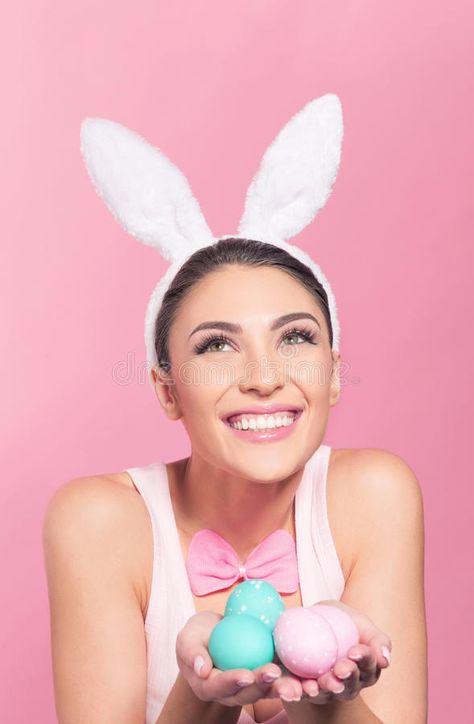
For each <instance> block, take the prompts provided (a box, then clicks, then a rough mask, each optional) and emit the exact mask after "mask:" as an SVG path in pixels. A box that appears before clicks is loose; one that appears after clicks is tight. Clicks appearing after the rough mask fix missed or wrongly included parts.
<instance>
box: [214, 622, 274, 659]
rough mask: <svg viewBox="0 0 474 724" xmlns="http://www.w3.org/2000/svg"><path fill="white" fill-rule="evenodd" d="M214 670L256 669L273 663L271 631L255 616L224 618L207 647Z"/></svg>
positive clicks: (215, 627) (216, 627)
mask: <svg viewBox="0 0 474 724" xmlns="http://www.w3.org/2000/svg"><path fill="white" fill-rule="evenodd" d="M207 648H208V651H209V655H210V657H211V659H212V662H213V664H214V666H215V667H217V668H218V669H221V671H227V669H241V668H243V669H251V670H252V669H256V668H258V667H259V666H263V665H264V664H268V663H270V662H271V661H272V660H273V656H274V653H275V645H274V641H273V635H272V631H271V630H270V629H269V627H268V626H265V625H264V624H263V623H261V622H260V621H259V620H258V619H257V618H255V617H254V616H247V615H246V614H245V613H242V614H240V615H239V616H224V618H222V619H221V620H220V621H219V623H217V624H216V625H215V626H214V628H213V629H212V631H211V636H210V638H209V642H208V645H207Z"/></svg>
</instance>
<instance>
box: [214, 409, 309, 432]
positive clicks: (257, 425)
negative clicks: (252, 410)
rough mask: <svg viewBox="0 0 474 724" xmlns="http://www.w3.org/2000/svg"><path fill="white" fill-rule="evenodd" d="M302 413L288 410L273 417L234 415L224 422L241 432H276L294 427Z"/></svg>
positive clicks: (274, 414)
mask: <svg viewBox="0 0 474 724" xmlns="http://www.w3.org/2000/svg"><path fill="white" fill-rule="evenodd" d="M302 412H303V411H302V410H288V411H286V412H281V413H280V412H278V413H273V414H272V415H245V414H241V415H232V416H230V417H228V418H226V419H225V420H223V421H224V422H225V423H226V425H228V426H229V427H231V428H232V429H234V430H239V431H241V432H246V431H248V432H254V433H259V432H260V433H265V432H274V431H276V430H281V429H285V428H288V427H291V426H292V425H294V424H295V422H296V420H297V419H298V418H299V417H300V416H301V414H302Z"/></svg>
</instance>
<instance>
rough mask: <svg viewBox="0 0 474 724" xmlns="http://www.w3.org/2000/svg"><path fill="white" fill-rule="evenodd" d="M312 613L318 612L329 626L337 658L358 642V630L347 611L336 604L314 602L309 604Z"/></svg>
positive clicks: (345, 653)
mask: <svg viewBox="0 0 474 724" xmlns="http://www.w3.org/2000/svg"><path fill="white" fill-rule="evenodd" d="M309 610H310V611H311V612H312V613H318V614H319V615H320V616H323V618H325V619H326V621H327V622H328V624H329V625H330V626H331V628H332V631H333V633H334V635H335V637H336V641H337V658H338V659H341V658H342V657H343V656H346V655H347V652H348V651H349V649H350V648H351V646H355V644H358V643H359V631H358V630H357V626H356V625H355V623H354V621H353V620H352V618H351V617H350V616H349V614H348V613H346V612H345V611H343V610H342V609H341V608H337V607H336V606H328V605H326V604H324V603H316V604H315V605H314V606H310V607H309Z"/></svg>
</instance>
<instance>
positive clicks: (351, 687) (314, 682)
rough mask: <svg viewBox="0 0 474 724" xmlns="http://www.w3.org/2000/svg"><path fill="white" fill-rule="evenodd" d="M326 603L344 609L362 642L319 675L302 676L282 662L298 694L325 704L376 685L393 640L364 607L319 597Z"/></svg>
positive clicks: (310, 700)
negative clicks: (367, 614) (364, 611)
mask: <svg viewBox="0 0 474 724" xmlns="http://www.w3.org/2000/svg"><path fill="white" fill-rule="evenodd" d="M318 603H324V604H325V605H331V606H336V607H338V608H341V609H342V610H343V611H345V612H346V613H347V614H349V616H350V617H351V618H352V620H353V621H354V623H355V625H356V626H357V629H358V631H359V643H358V644H355V645H354V646H351V647H350V649H349V650H348V651H347V656H345V657H342V658H340V659H338V660H337V661H336V662H335V664H334V665H333V666H332V668H331V670H330V671H327V672H326V673H325V674H321V676H319V677H318V678H317V679H300V678H299V677H297V676H295V674H292V673H291V672H290V671H288V670H287V669H286V667H285V666H283V664H281V663H279V666H280V668H281V669H282V671H283V675H284V678H287V679H288V680H289V683H291V685H292V687H293V692H294V695H295V697H296V700H298V697H301V699H304V700H305V701H309V702H311V703H314V704H326V703H327V702H330V701H334V700H335V699H337V700H341V701H344V700H348V699H354V698H355V697H356V696H357V695H358V694H359V692H360V690H361V689H363V688H365V687H367V686H373V684H375V683H376V682H377V681H378V679H379V677H380V674H381V672H382V669H385V668H387V666H388V665H389V663H390V661H389V660H387V658H386V656H387V655H388V658H389V659H390V652H391V648H392V644H391V641H390V638H389V637H388V636H387V634H385V633H384V632H383V631H381V630H380V629H379V628H378V627H377V626H376V625H375V624H374V622H373V621H372V619H370V618H369V617H368V616H366V615H365V614H364V613H362V612H361V611H359V610H357V609H355V608H352V607H351V606H348V605H347V604H344V603H342V601H332V600H331V601H319V602H318Z"/></svg>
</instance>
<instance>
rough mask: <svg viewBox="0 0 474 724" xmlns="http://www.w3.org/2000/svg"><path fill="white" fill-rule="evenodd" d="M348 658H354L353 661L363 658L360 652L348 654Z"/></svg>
mask: <svg viewBox="0 0 474 724" xmlns="http://www.w3.org/2000/svg"><path fill="white" fill-rule="evenodd" d="M349 658H350V659H354V661H359V660H360V659H362V658H364V657H363V656H362V654H350V656H349Z"/></svg>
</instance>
